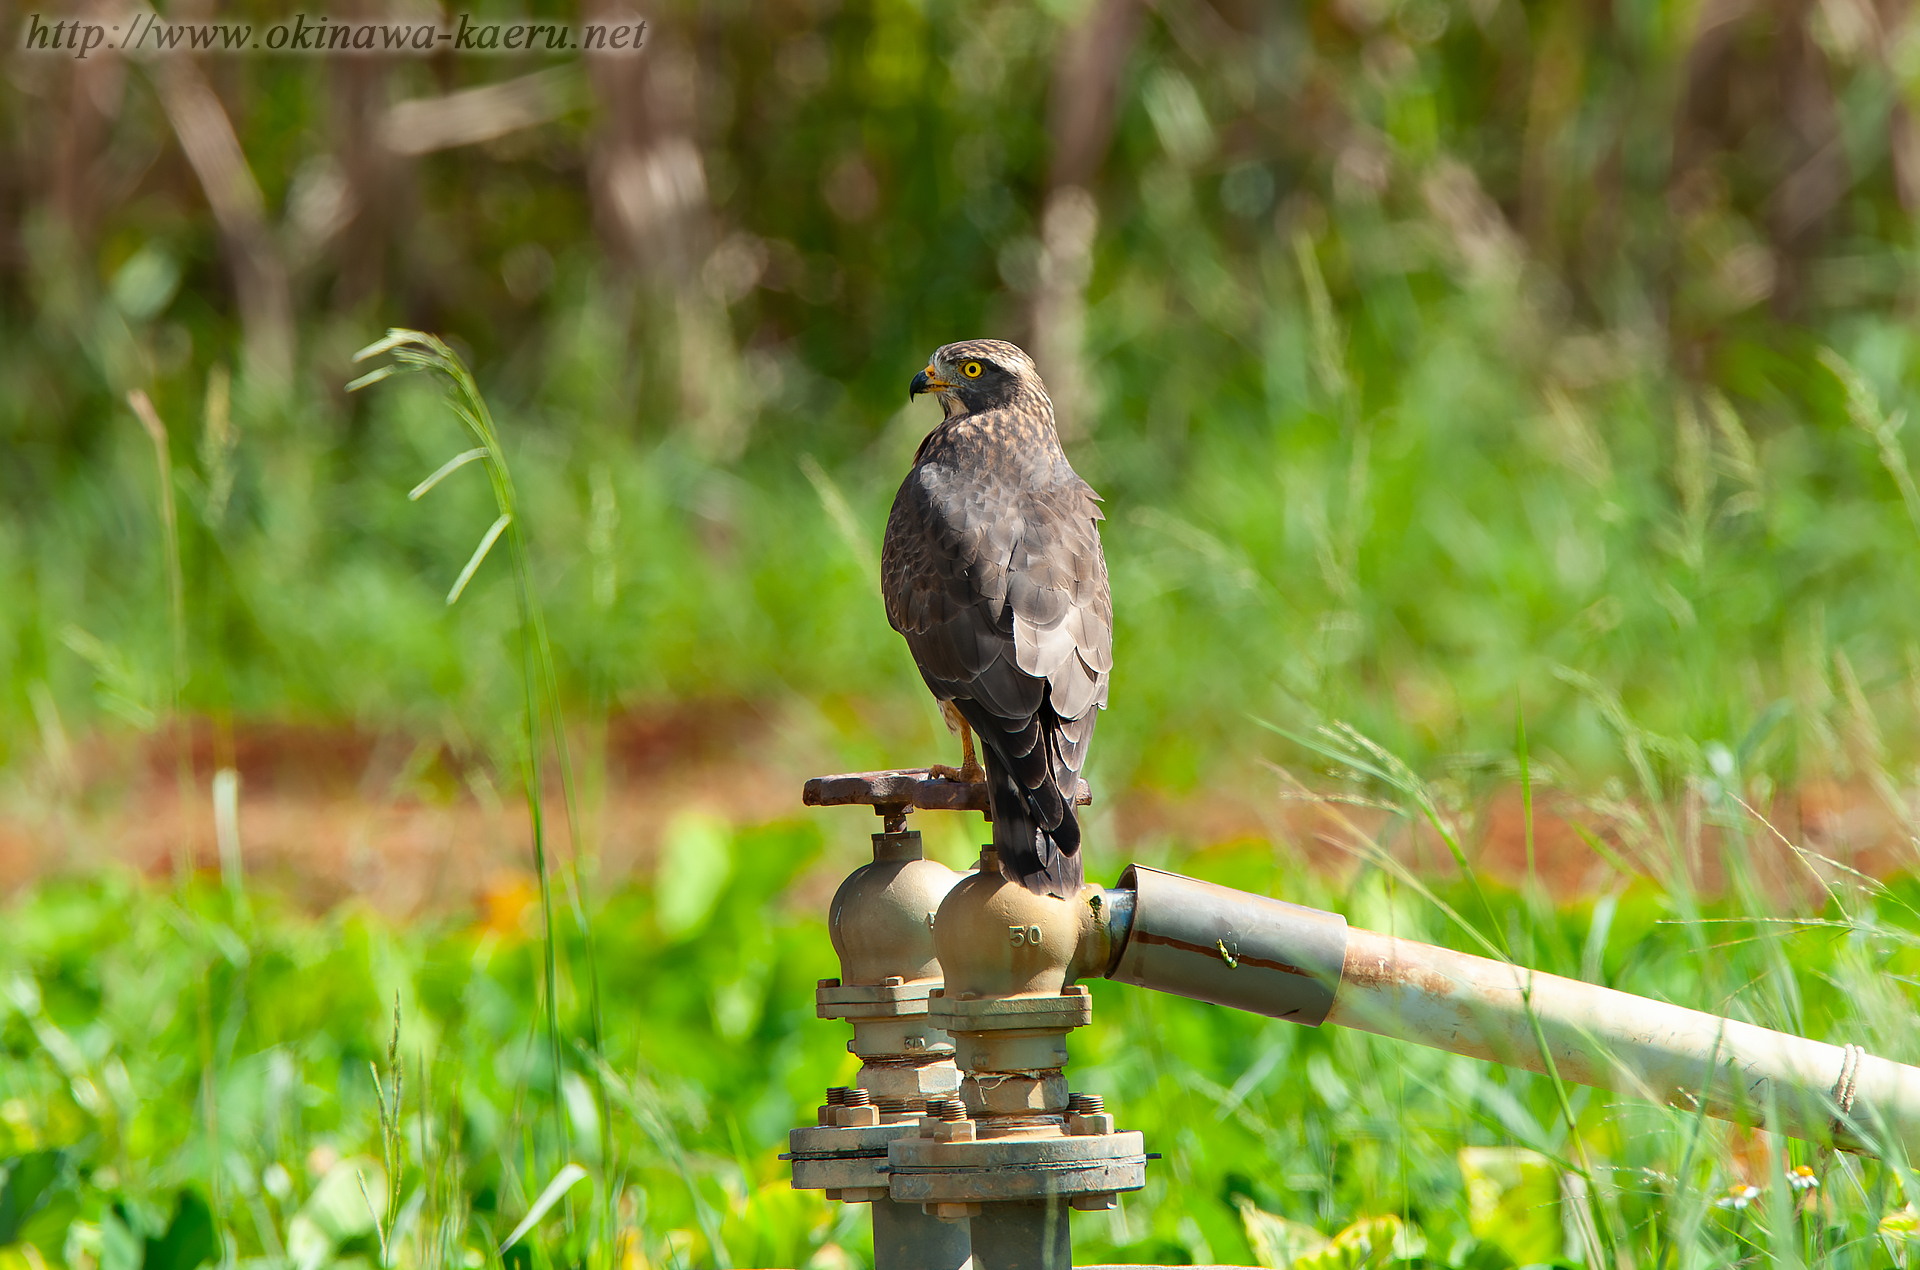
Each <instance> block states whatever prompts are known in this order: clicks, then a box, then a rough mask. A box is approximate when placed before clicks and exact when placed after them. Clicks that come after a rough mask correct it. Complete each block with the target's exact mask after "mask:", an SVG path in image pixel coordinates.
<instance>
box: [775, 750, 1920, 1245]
mask: <svg viewBox="0 0 1920 1270" xmlns="http://www.w3.org/2000/svg"><path fill="white" fill-rule="evenodd" d="M806 801H807V803H808V805H810V806H831V805H837V804H848V803H864V804H868V805H871V806H872V807H873V808H874V810H875V811H876V812H878V813H879V814H880V815H881V816H883V817H884V818H885V823H886V828H887V832H885V833H879V834H875V835H874V837H873V846H874V859H873V862H872V863H870V864H867V865H864V866H862V867H861V868H859V869H856V870H855V871H854V872H853V874H852V875H851V876H849V877H848V878H847V880H846V881H845V882H844V883H843V884H842V885H841V887H840V890H839V892H838V894H836V895H835V896H834V900H833V911H832V916H831V927H832V932H833V943H834V949H835V951H836V952H837V953H839V955H840V965H841V977H840V978H839V979H827V980H822V981H821V983H820V987H819V991H818V992H817V994H816V999H817V1004H818V1009H819V1013H820V1016H821V1017H822V1018H832V1019H846V1020H848V1021H849V1022H851V1023H852V1024H853V1029H854V1039H853V1040H852V1041H851V1042H850V1043H849V1046H848V1048H849V1049H851V1050H852V1051H853V1052H854V1053H855V1054H858V1055H859V1056H860V1058H861V1061H862V1066H861V1068H860V1074H859V1076H858V1078H857V1081H856V1084H855V1085H854V1086H851V1087H848V1088H845V1089H836V1090H829V1091H828V1094H827V1101H826V1104H825V1105H823V1106H822V1107H821V1108H820V1111H819V1116H818V1120H819V1123H818V1124H815V1125H808V1126H805V1127H802V1128H798V1129H795V1130H793V1132H792V1134H791V1137H790V1142H791V1148H792V1149H791V1153H790V1156H789V1157H788V1158H790V1159H792V1161H793V1184H794V1185H795V1186H796V1187H800V1188H803V1189H809V1188H817V1189H821V1190H824V1191H825V1192H826V1194H827V1196H828V1198H830V1199H838V1200H843V1201H846V1202H849V1203H870V1204H871V1205H872V1206H873V1230H874V1266H875V1270H963V1268H964V1270H1070V1268H1071V1267H1072V1265H1073V1245H1072V1238H1071V1231H1070V1223H1069V1220H1068V1218H1069V1215H1070V1213H1071V1212H1072V1211H1073V1210H1076V1209H1096V1210H1097V1209H1102V1208H1108V1207H1111V1206H1112V1205H1113V1204H1114V1203H1115V1202H1116V1197H1117V1196H1118V1195H1119V1194H1121V1193H1123V1192H1126V1191H1130V1190H1136V1189H1138V1188H1140V1187H1141V1186H1143V1185H1145V1182H1146V1165H1147V1161H1148V1160H1149V1159H1150V1158H1152V1157H1150V1156H1149V1155H1148V1154H1147V1153H1146V1150H1145V1142H1144V1140H1143V1138H1142V1136H1141V1135H1140V1134H1139V1133H1137V1132H1128V1131H1124V1130H1119V1129H1117V1128H1116V1127H1115V1120H1114V1117H1113V1115H1111V1114H1110V1113H1108V1111H1107V1110H1106V1105H1105V1102H1104V1100H1103V1099H1102V1098H1101V1097H1100V1096H1099V1095H1097V1094H1092V1093H1085V1092H1079V1093H1076V1092H1070V1091H1069V1090H1068V1088H1067V1077H1066V1066H1067V1043H1066V1038H1067V1034H1068V1033H1069V1032H1071V1031H1072V1030H1073V1029H1075V1028H1078V1027H1084V1026H1086V1025H1087V1024H1088V1023H1089V1022H1091V1021H1092V1018H1093V999H1092V996H1091V994H1090V993H1089V992H1088V990H1087V989H1086V987H1085V986H1083V985H1082V984H1081V983H1079V982H1078V981H1079V980H1082V979H1093V978H1110V979H1117V980H1120V981H1122V982H1126V983H1132V984H1136V985H1139V986H1141V987H1145V988H1151V989H1153V990H1155V991H1159V992H1168V993H1173V994H1175V995H1178V996H1185V997H1190V998H1192V999H1194V1000H1199V1001H1209V1002H1213V1003H1215V1004H1218V1005H1224V1006H1229V1007H1232V1008H1234V1009H1239V1010H1247V1011H1251V1012H1253V1013H1257V1014H1265V1015H1269V1016H1271V1017H1274V1018H1282V1019H1288V1020H1291V1021H1293V1022H1296V1023H1300V1024H1303V1025H1305V1026H1308V1027H1318V1026H1320V1025H1321V1024H1322V1023H1332V1024H1336V1025H1339V1026H1343V1027H1353V1028H1360V1029H1362V1030H1365V1031H1369V1032H1375V1033H1378V1034H1380V1035H1383V1036H1390V1037H1394V1038H1397V1039H1401V1040H1406V1041H1410V1042H1414V1043H1417V1044H1422V1045H1429V1046H1433V1047H1435V1048H1438V1049H1444V1050H1447V1051H1450V1052H1452V1053H1455V1054H1462V1055H1466V1056H1469V1057H1472V1058H1478V1059H1483V1060H1487V1061H1491V1062H1497V1063H1503V1064H1507V1065H1509V1066H1514V1067H1522V1068H1526V1069H1529V1070H1532V1071H1536V1072H1552V1073H1554V1074H1556V1075H1557V1076H1558V1077H1559V1078H1560V1079H1564V1080H1570V1081H1574V1082H1577V1083H1581V1084H1588V1085H1595V1086H1599V1087H1602V1088H1609V1089H1612V1090H1615V1091H1616V1092H1618V1093H1621V1094H1624V1095H1627V1096H1630V1097H1636V1098H1646V1099H1651V1100H1654V1101H1660V1102H1665V1103H1667V1104H1669V1105H1672V1106H1676V1107H1682V1108H1686V1109H1689V1110H1695V1111H1699V1112H1704V1113H1705V1114H1707V1115H1711V1116H1717V1117H1721V1118H1724V1119H1729V1120H1737V1121H1740V1122H1742V1123H1746V1124H1751V1125H1759V1126H1764V1127H1767V1128H1770V1129H1773V1130H1776V1131H1778V1132H1782V1133H1787V1134H1791V1135H1794V1136H1797V1137H1802V1138H1806V1139H1808V1140H1810V1141H1814V1142H1818V1143H1820V1144H1822V1145H1825V1146H1831V1147H1835V1148H1838V1149H1841V1150H1848V1151H1858V1152H1864V1153H1873V1154H1880V1153H1884V1152H1887V1151H1889V1150H1891V1151H1894V1152H1895V1153H1901V1154H1905V1155H1907V1156H1909V1157H1911V1156H1913V1155H1915V1154H1916V1153H1920V1068H1913V1067H1908V1066H1905V1065H1903V1064H1899V1063H1894V1062H1890V1061H1888V1060H1886V1059H1882V1058H1877V1057H1874V1056H1872V1055H1869V1054H1867V1053H1866V1052H1865V1051H1864V1050H1862V1049H1860V1048H1859V1047H1858V1046H1854V1045H1847V1046H1845V1047H1841V1046H1835V1045H1828V1044H1824V1043H1822V1042H1819V1041H1812V1040H1806V1039H1803V1038H1801V1037H1797V1036H1790V1035H1787V1034H1785V1033H1781V1032H1774V1031H1770V1030H1768V1029H1766V1028H1761V1027H1756V1026H1754V1025H1752V1024H1749V1023H1742V1022H1739V1021H1737V1020H1731V1019H1724V1018H1720V1017H1718V1016H1715V1015H1711V1014H1705V1013H1702V1012H1700V1011H1696V1010H1688V1009H1685V1008H1683V1007H1681V1006H1677V1005H1672V1004H1669V1003H1666V1002H1660V1001H1650V1000H1647V999H1645V998H1642V997H1636V996H1632V995H1630V994H1628V993H1624V992H1617V991H1614V990H1612V989H1608V988H1603V987H1599V986H1596V985H1594V984H1589V983H1582V982H1580V981H1578V980H1571V979H1564V978H1560V977H1557V976H1554V975H1548V974H1541V973H1539V972H1536V971H1532V970H1528V969H1526V968H1524V967H1521V966H1516V965H1514V964H1512V963H1511V962H1506V961H1499V960H1494V959H1490V958H1485V957H1475V956H1471V955H1469V954H1466V953H1460V952H1454V951H1451V950H1449V949H1445V948H1438V947H1434V946H1432V945H1428V944H1422V943H1416V942H1413V941H1411V940H1402V939H1395V938H1393V937H1391V936H1388V935H1381V934H1376V933H1374V932H1372V931H1366V930H1358V929H1350V928H1349V927H1348V926H1347V923H1346V921H1345V919H1344V918H1342V917H1340V916H1339V915H1338V914H1334V913H1326V912H1322V911H1320V910H1318V909H1311V908H1304V907H1301V906H1300V905H1297V904H1289V903H1286V902H1285V901H1282V900H1276V899H1270V898H1267V897H1265V896H1260V895H1251V894H1248V893H1247V892H1244V891H1235V890H1232V889H1230V888H1227V887H1223V886H1216V885H1214V884H1212V883H1209V882H1202V881H1198V880H1196V879H1193V878H1185V877H1181V876H1179V875H1178V874H1174V873H1167V872H1163V871H1161V870H1158V869H1150V868H1147V867H1145V866H1143V865H1131V866H1129V867H1128V868H1127V870H1126V871H1125V872H1124V873H1123V874H1122V876H1121V879H1120V885H1119V887H1117V888H1115V889H1113V890H1103V889H1102V888H1100V887H1098V886H1093V885H1087V886H1083V887H1082V888H1081V890H1080V892H1079V894H1077V895H1075V896H1073V897H1071V898H1068V899H1062V898H1058V897H1055V896H1046V895H1035V894H1034V893H1033V892H1031V891H1029V890H1028V889H1027V888H1026V887H1024V886H1021V885H1019V884H1018V883H1013V882H1009V881H1007V880H1006V879H1005V878H1004V877H1002V876H1001V873H1000V867H999V861H998V860H997V859H996V858H995V853H994V849H993V848H992V847H986V848H984V849H983V850H982V852H981V855H980V859H979V862H978V863H977V864H976V865H975V867H974V869H973V871H971V872H969V873H966V874H958V873H955V872H954V871H953V870H951V869H948V868H946V867H945V866H944V865H941V864H938V863H936V862H934V861H930V860H927V859H925V858H924V857H923V853H922V851H921V846H920V835H919V834H917V833H909V832H907V831H906V829H905V818H906V816H907V813H908V812H909V811H910V810H912V809H913V808H916V807H918V808H942V809H949V810H973V811H980V810H984V809H985V807H986V789H985V786H984V785H967V784H962V783H959V782H949V781H944V780H930V779H927V774H926V773H925V772H913V771H909V772H869V773H861V774H857V775H851V776H834V777H822V778H818V779H816V780H813V781H809V782H808V783H807V789H806ZM1079 801H1082V802H1085V801H1088V796H1087V794H1086V791H1085V786H1084V783H1083V785H1082V787H1081V792H1080V798H1079Z"/></svg>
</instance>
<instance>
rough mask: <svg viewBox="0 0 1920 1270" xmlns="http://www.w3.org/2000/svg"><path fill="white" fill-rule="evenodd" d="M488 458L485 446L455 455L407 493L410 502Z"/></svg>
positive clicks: (417, 499) (416, 500)
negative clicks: (471, 464) (464, 468)
mask: <svg viewBox="0 0 1920 1270" xmlns="http://www.w3.org/2000/svg"><path fill="white" fill-rule="evenodd" d="M388 369H391V367H389V368H388ZM486 457H487V447H486V446H484V445H481V446H475V447H474V448H473V449H471V450H468V451H467V452H466V453H464V454H456V455H454V456H453V457H452V458H450V459H448V460H447V461H446V462H445V463H442V464H441V465H440V466H439V467H437V468H435V469H434V473H433V475H432V476H429V477H428V478H427V479H426V480H424V481H421V482H420V483H419V484H418V485H416V486H414V487H413V488H412V489H410V490H408V491H407V499H408V501H409V502H415V503H417V502H419V501H420V500H421V499H422V498H423V497H425V496H426V494H427V492H428V491H429V490H431V489H432V488H433V487H434V486H436V485H438V484H439V483H440V482H441V481H444V480H446V479H447V478H448V477H449V476H452V475H453V474H454V473H455V472H458V471H459V470H460V469H461V468H463V467H465V466H466V465H467V464H469V463H471V462H473V461H474V460H475V459H484V458H486Z"/></svg>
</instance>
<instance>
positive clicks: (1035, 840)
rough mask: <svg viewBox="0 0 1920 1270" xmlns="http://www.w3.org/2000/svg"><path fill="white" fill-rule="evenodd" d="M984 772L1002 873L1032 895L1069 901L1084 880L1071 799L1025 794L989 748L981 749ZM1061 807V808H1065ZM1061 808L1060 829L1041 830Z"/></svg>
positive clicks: (1054, 792) (1049, 793)
mask: <svg viewBox="0 0 1920 1270" xmlns="http://www.w3.org/2000/svg"><path fill="white" fill-rule="evenodd" d="M982 748H983V749H984V750H985V753H984V754H983V755H982V758H984V759H985V765H986V769H987V792H988V796H989V797H990V798H991V800H992V802H993V845H994V849H995V850H996V851H998V852H999V855H1000V872H1001V873H1002V874H1004V875H1005V876H1006V878H1007V879H1008V880H1009V881H1012V882H1018V883H1020V884H1021V885H1022V886H1024V887H1026V888H1027V889H1028V890H1029V891H1032V892H1033V893H1034V894H1036V895H1057V896H1059V897H1061V898H1062V899H1072V898H1073V897H1074V896H1075V895H1077V894H1079V892H1080V886H1081V884H1082V883H1083V882H1085V881H1086V871H1085V868H1084V867H1083V866H1082V864H1081V861H1080V819H1079V817H1078V816H1076V815H1075V814H1074V807H1073V795H1072V793H1071V792H1069V793H1067V794H1066V796H1065V797H1064V798H1063V797H1062V796H1061V791H1058V790H1055V789H1052V788H1050V787H1049V788H1045V789H1039V790H1029V789H1027V788H1025V787H1023V786H1022V785H1021V784H1020V782H1019V781H1017V780H1015V779H1013V778H1012V777H1011V776H1009V775H1008V774H1007V771H1006V769H1005V768H1004V767H1003V766H1002V765H1001V763H1000V756H999V755H998V754H996V753H994V751H993V748H992V747H991V746H984V747H982ZM1063 804H1064V805H1063ZM1054 807H1060V809H1061V812H1062V814H1061V815H1060V816H1059V822H1060V823H1059V826H1058V827H1057V828H1054V829H1047V828H1045V827H1044V826H1045V823H1046V821H1047V820H1049V819H1052V818H1053V817H1051V816H1049V815H1048V814H1047V813H1048V811H1051V810H1052V809H1053V808H1054Z"/></svg>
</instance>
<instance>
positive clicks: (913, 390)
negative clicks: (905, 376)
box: [907, 366, 953, 401]
mask: <svg viewBox="0 0 1920 1270" xmlns="http://www.w3.org/2000/svg"><path fill="white" fill-rule="evenodd" d="M951 387H953V385H952V384H950V383H948V382H947V381H946V380H944V379H942V378H940V376H939V375H937V374H935V373H934V370H933V367H931V366H929V367H927V368H926V369H925V370H923V371H921V372H920V373H919V374H918V375H915V376H914V377H913V382H912V383H911V384H909V385H907V400H908V401H912V400H913V399H914V398H915V397H918V396H919V395H920V394H921V393H923V392H945V391H946V390H947V389H949V388H951Z"/></svg>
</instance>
